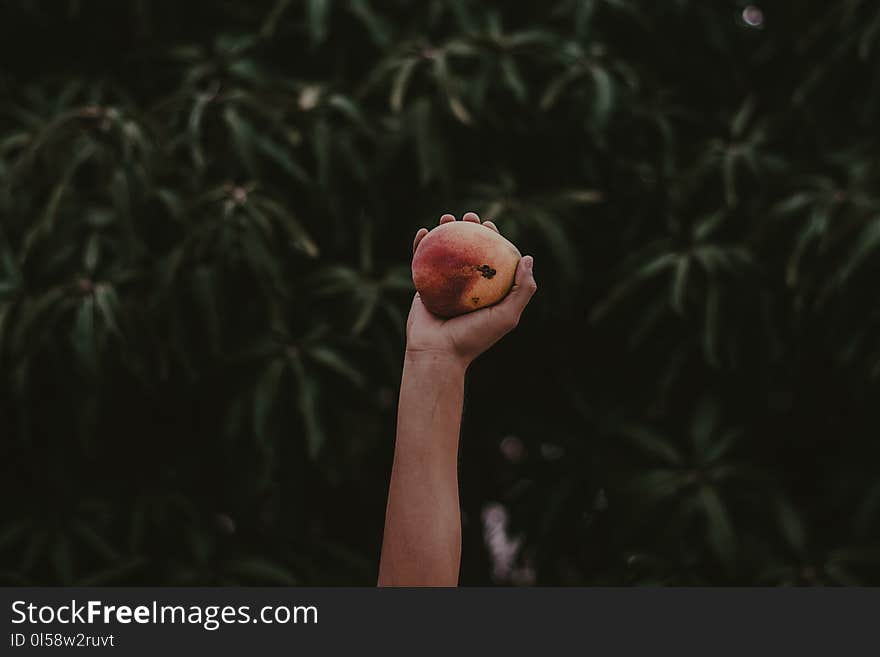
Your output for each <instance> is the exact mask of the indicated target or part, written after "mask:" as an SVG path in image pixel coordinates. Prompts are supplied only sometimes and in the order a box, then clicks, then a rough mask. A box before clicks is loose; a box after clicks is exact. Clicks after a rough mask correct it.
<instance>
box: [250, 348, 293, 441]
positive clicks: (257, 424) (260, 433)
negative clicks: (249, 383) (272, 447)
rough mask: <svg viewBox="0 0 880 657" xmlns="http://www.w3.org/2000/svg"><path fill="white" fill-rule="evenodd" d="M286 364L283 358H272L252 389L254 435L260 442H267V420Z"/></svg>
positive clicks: (276, 397) (276, 398)
mask: <svg viewBox="0 0 880 657" xmlns="http://www.w3.org/2000/svg"><path fill="white" fill-rule="evenodd" d="M285 369H286V364H285V362H284V361H283V360H273V361H271V362H270V363H269V364H268V365H267V366H266V367H265V368H264V369H263V374H262V376H260V380H259V381H258V382H257V386H256V389H255V390H254V435H256V437H257V440H259V441H260V442H261V443H263V444H266V443H267V442H268V439H269V436H270V432H269V420H270V415H271V413H272V409H273V408H274V407H275V404H276V402H277V400H278V391H279V389H280V386H281V378H282V376H283V375H284V370H285Z"/></svg>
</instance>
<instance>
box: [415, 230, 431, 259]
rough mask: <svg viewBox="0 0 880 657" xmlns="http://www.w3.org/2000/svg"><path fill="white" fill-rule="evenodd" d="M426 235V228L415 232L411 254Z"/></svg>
mask: <svg viewBox="0 0 880 657" xmlns="http://www.w3.org/2000/svg"><path fill="white" fill-rule="evenodd" d="M427 234H428V229H427V228H419V230H418V231H417V232H416V236H415V239H413V253H415V252H416V249H417V248H418V246H419V242H421V241H422V238H423V237H424V236H425V235H427Z"/></svg>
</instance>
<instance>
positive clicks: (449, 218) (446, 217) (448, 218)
mask: <svg viewBox="0 0 880 657" xmlns="http://www.w3.org/2000/svg"><path fill="white" fill-rule="evenodd" d="M450 221H455V217H454V216H453V215H451V214H444V215H443V216H442V217H440V223H441V224H448V223H449V222H450Z"/></svg>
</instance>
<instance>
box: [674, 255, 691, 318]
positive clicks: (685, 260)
mask: <svg viewBox="0 0 880 657" xmlns="http://www.w3.org/2000/svg"><path fill="white" fill-rule="evenodd" d="M690 264H691V259H690V257H689V256H687V255H682V256H680V257H679V259H678V263H677V264H676V266H675V273H674V275H673V276H674V277H673V281H672V297H671V300H670V303H671V304H672V309H673V310H675V312H676V313H678V314H679V315H684V303H685V295H686V294H687V282H688V270H689V268H690Z"/></svg>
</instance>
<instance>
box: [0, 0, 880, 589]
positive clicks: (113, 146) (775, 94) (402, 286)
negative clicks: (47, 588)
mask: <svg viewBox="0 0 880 657" xmlns="http://www.w3.org/2000/svg"><path fill="white" fill-rule="evenodd" d="M878 39H880V7H878V6H877V5H876V3H874V2H869V1H867V0H840V1H839V2H834V3H829V2H816V1H815V0H805V1H804V2H798V3H785V2H776V1H774V2H769V3H767V4H766V5H761V6H760V8H758V7H746V6H745V3H742V2H738V1H734V0H717V1H713V2H698V1H697V0H676V1H674V2H662V3H660V2H647V1H639V0H554V1H553V2H548V3H509V2H476V1H470V0H430V1H428V2H422V3H415V2H406V1H405V0H351V1H350V2H341V1H336V2H334V1H331V0H308V1H301V2H296V1H292V0H278V1H276V2H233V1H231V0H225V1H213V2H204V1H197V2H185V3H184V2H169V1H165V0H137V1H132V2H110V1H107V0H104V1H102V0H79V1H77V0H66V1H58V2H46V1H42V2H41V1H36V0H31V1H27V0H7V2H4V3H3V4H2V6H0V50H2V59H0V61H2V62H3V65H2V67H0V373H2V376H0V450H2V452H0V464H2V477H0V481H2V484H0V485H2V503H0V504H2V524H0V581H2V583H4V584H13V585H14V584H30V583H38V584H67V583H105V584H123V583H127V584H197V583H198V584H220V583H245V584H289V583H295V584H352V583H357V584H372V583H373V582H374V581H375V576H376V571H377V561H378V551H379V546H380V541H381V530H382V520H383V509H384V502H385V493H386V490H387V480H388V473H389V470H390V460H391V453H392V443H393V435H394V420H395V417H394V415H395V408H394V401H395V398H396V386H397V382H398V380H399V374H400V363H401V355H402V349H403V340H404V338H403V325H404V321H405V314H406V312H407V308H408V303H409V299H410V295H411V282H410V279H409V268H408V264H409V263H408V260H409V245H410V241H411V238H412V235H413V233H414V231H415V230H416V229H417V228H419V227H420V226H423V225H430V224H432V223H434V222H435V221H436V220H437V217H438V216H439V215H440V214H442V213H443V212H454V213H456V214H459V215H460V214H461V213H462V212H464V211H466V210H475V211H477V212H479V213H481V214H482V216H483V218H485V219H493V220H495V221H496V222H497V223H498V225H499V226H500V228H501V230H502V231H503V232H504V233H505V234H507V235H508V236H510V237H511V239H513V240H514V241H515V242H517V243H518V244H519V245H520V247H521V248H522V249H523V251H524V252H527V253H532V254H534V255H535V261H536V275H537V277H538V279H539V282H540V286H541V292H540V294H539V295H538V297H537V298H536V300H535V302H534V304H533V305H532V307H531V308H530V309H529V311H528V313H527V315H526V317H525V318H524V321H523V323H522V325H521V326H520V328H519V329H518V331H517V332H516V333H515V334H514V335H511V336H509V337H508V338H507V339H505V340H504V341H503V342H502V343H501V344H499V345H498V346H497V347H496V348H495V349H493V350H492V351H491V352H490V353H488V354H486V355H485V356H484V357H483V358H481V359H480V360H479V361H478V362H477V363H475V364H474V366H473V367H472V368H471V373H470V375H469V382H468V401H467V404H466V409H465V419H464V425H463V434H464V440H463V447H462V451H463V454H462V466H461V468H462V502H463V506H464V540H465V545H464V560H463V573H462V582H463V583H465V584H485V583H490V582H492V581H496V582H500V583H504V582H507V581H510V582H512V583H531V582H536V583H538V584H545V585H556V584H671V585H676V584H691V585H693V584H697V585H702V584H742V585H752V584H770V585H776V584H856V583H861V584H877V583H880V444H878V440H877V437H878V435H880V417H878V415H880V403H878V400H880V397H878V393H880V305H878V296H877V281H878V280H880V279H878V275H880V192H878V190H880V184H878V183H880V165H878V163H880V159H878V157H877V153H878V143H877V139H878V138H877V131H876V130H875V129H874V127H875V126H874V123H875V118H876V116H877V115H878V112H880V86H878V82H877V81H878V77H877V75H876V70H877V66H878V64H880V60H878V58H880V45H878ZM486 509H490V510H491V512H490V513H483V512H484V511H485V510H486ZM487 518H496V519H500V520H498V522H502V521H503V523H504V525H503V527H502V526H500V525H499V526H498V527H488V528H487V527H483V526H482V525H481V523H486V522H487V520H486V519H487ZM505 532H509V533H510V536H509V537H508V538H509V541H510V542H509V546H513V547H510V548H509V547H507V545H508V544H506V543H505V542H504V541H505V540H507V539H505V538H504V535H503V534H504V533H505ZM484 536H491V537H492V541H491V545H489V546H487V543H486V542H485V541H484ZM492 546H495V547H492ZM490 548H491V549H490ZM496 552H498V553H502V552H503V553H505V555H506V556H505V559H507V561H509V560H510V559H511V558H515V561H516V564H511V563H507V562H506V563H504V564H502V566H503V567H499V565H498V564H495V565H494V567H493V563H492V561H493V559H495V558H496V554H495V553H496ZM511 555H514V556H513V557H511ZM514 566H515V567H514ZM513 572H515V573H518V575H517V578H515V579H513V578H511V579H506V576H505V575H504V573H513ZM499 573H501V575H499Z"/></svg>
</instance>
